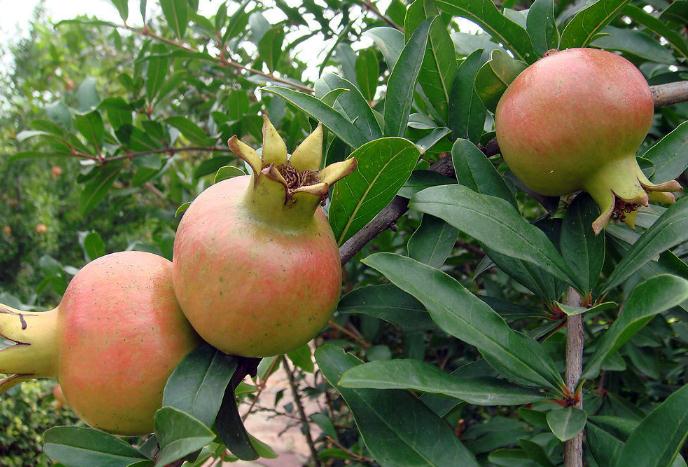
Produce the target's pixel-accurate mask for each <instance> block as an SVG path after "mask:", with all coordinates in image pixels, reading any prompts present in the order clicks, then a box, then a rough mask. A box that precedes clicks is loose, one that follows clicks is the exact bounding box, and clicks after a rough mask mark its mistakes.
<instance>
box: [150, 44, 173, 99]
mask: <svg viewBox="0 0 688 467" xmlns="http://www.w3.org/2000/svg"><path fill="white" fill-rule="evenodd" d="M166 52H167V49H166V48H165V46H163V45H161V44H157V45H156V46H154V47H153V50H152V54H153V56H152V57H149V58H148V69H147V70H146V97H147V98H148V101H149V102H154V101H155V98H156V97H157V95H158V93H159V92H160V88H161V87H162V85H163V83H164V82H165V78H166V77H167V72H168V71H169V67H170V62H169V58H168V57H167V56H165V55H164V54H165V53H166Z"/></svg>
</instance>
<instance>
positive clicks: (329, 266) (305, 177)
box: [173, 117, 356, 357]
mask: <svg viewBox="0 0 688 467" xmlns="http://www.w3.org/2000/svg"><path fill="white" fill-rule="evenodd" d="M322 142H323V130H322V127H321V126H318V128H316V130H315V131H314V132H313V133H312V134H311V135H310V136H309V137H308V138H307V139H306V140H305V141H304V142H303V143H301V145H300V146H299V147H298V148H297V149H296V150H295V151H294V153H293V154H292V155H291V157H290V158H287V148H286V145H285V143H284V141H282V138H280V136H279V134H278V133H277V131H276V130H275V128H274V127H273V126H272V123H270V121H269V120H268V119H267V117H265V118H264V124H263V151H262V158H261V156H259V155H258V154H257V153H256V151H254V150H253V149H252V148H251V147H249V146H248V145H246V144H244V143H243V142H241V141H240V140H238V139H237V138H236V137H232V139H230V141H229V145H230V148H231V149H232V151H234V152H235V153H236V154H237V156H239V157H240V158H241V159H243V160H244V161H246V162H247V163H248V164H249V165H250V167H251V168H252V171H253V174H252V175H250V176H242V177H235V178H232V179H229V180H225V181H222V182H220V183H217V184H215V185H213V186H212V187H210V188H208V189H207V190H206V191H204V192H203V193H201V194H200V195H199V196H198V198H197V199H196V200H195V201H194V202H193V203H192V204H191V206H189V208H188V209H187V211H186V212H185V213H184V218H183V219H182V221H181V223H180V225H179V229H178V231H177V236H176V239H175V243H174V274H173V278H174V288H175V292H176V294H177V298H178V299H179V303H180V304H181V306H182V309H183V310H184V314H185V315H186V317H187V318H188V320H189V321H190V322H191V324H192V325H193V327H194V329H196V331H197V332H198V333H199V334H200V335H201V337H202V338H203V339H205V340H206V341H207V342H209V343H210V344H212V345H213V346H215V347H216V348H218V349H220V350H222V351H223V352H225V353H228V354H232V355H241V356H245V357H265V356H270V355H277V354H281V353H285V352H288V351H290V350H293V349H295V348H298V347H299V346H301V345H303V344H305V343H306V342H308V341H309V340H310V339H312V338H313V337H314V336H315V335H316V334H317V333H318V331H319V330H320V329H322V327H323V326H324V325H325V324H326V323H327V321H328V319H329V317H330V316H331V314H332V312H333V310H334V308H335V307H336V305H337V301H338V300H339V294H340V290H341V280H342V272H341V265H340V260H339V250H338V248H337V243H336V241H335V239H334V235H333V234H332V230H331V228H330V225H329V223H328V221H327V218H326V217H325V213H324V212H323V210H322V209H321V208H320V204H321V202H322V201H323V200H324V199H325V197H326V196H327V193H328V190H329V188H330V186H331V185H332V184H333V183H334V182H335V181H336V180H338V179H340V178H342V177H344V176H345V175H347V174H348V173H350V172H351V171H352V170H354V168H355V166H356V161H355V160H354V159H348V160H346V161H344V162H339V163H336V164H332V165H330V166H328V167H326V168H325V169H323V170H319V169H320V164H321V159H322Z"/></svg>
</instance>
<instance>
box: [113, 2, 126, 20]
mask: <svg viewBox="0 0 688 467" xmlns="http://www.w3.org/2000/svg"><path fill="white" fill-rule="evenodd" d="M111 1H112V4H113V5H115V8H117V12H118V13H119V16H120V18H122V21H126V20H127V18H128V17H129V1H128V0H111Z"/></svg>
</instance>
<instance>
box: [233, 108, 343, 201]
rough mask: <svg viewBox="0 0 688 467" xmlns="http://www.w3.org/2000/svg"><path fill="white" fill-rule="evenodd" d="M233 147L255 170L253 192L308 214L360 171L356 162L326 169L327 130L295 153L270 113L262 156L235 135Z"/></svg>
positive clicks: (265, 122)
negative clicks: (289, 149)
mask: <svg viewBox="0 0 688 467" xmlns="http://www.w3.org/2000/svg"><path fill="white" fill-rule="evenodd" d="M228 144H229V148H230V149H231V150H232V152H233V153H234V154H236V155H237V156H238V157H239V158H241V159H242V160H244V161H245V162H246V163H247V164H248V165H249V166H251V169H252V170H253V190H249V191H253V192H261V191H264V192H267V193H263V194H261V196H263V197H266V198H273V199H275V198H278V199H280V200H281V202H282V204H283V206H284V207H285V208H290V207H292V206H295V205H297V204H299V205H301V207H303V208H304V211H306V212H308V211H310V214H312V213H313V211H315V209H316V207H317V206H318V205H319V204H320V203H321V202H322V201H323V200H324V199H325V198H326V197H327V194H328V192H329V189H330V187H331V186H332V185H333V184H334V183H335V182H336V181H337V180H339V179H341V178H343V177H346V176H347V175H349V174H350V173H351V172H353V171H354V170H355V169H356V159H353V158H351V159H347V160H344V161H342V162H336V163H334V164H331V165H329V166H327V167H325V168H323V169H321V165H322V158H323V153H322V145H323V128H322V124H318V126H317V128H316V129H315V130H314V131H313V132H312V133H311V134H310V135H308V136H307V137H306V139H305V140H303V142H302V143H301V144H300V145H299V146H298V147H297V148H296V149H295V150H294V152H293V153H292V154H291V156H290V155H289V154H287V145H286V144H285V143H284V140H283V139H282V137H281V136H280V135H279V133H278V132H277V130H276V129H275V127H274V126H273V125H272V122H271V121H270V119H269V118H268V116H267V114H263V151H262V156H261V155H258V153H257V152H256V151H255V150H254V149H253V148H252V147H251V146H249V145H248V144H246V143H244V142H243V141H241V140H240V139H239V138H237V136H236V135H234V136H232V137H231V138H230V139H229V141H228Z"/></svg>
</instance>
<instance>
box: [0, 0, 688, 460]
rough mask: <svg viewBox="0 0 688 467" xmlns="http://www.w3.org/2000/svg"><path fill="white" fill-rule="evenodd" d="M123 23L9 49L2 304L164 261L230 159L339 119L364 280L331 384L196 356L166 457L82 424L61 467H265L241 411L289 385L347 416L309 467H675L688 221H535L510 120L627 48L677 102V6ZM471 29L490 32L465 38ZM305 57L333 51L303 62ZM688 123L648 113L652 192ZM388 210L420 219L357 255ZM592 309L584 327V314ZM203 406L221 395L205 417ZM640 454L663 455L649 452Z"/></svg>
mask: <svg viewBox="0 0 688 467" xmlns="http://www.w3.org/2000/svg"><path fill="white" fill-rule="evenodd" d="M112 3H113V5H114V7H116V9H117V11H118V13H119V14H120V15H121V17H122V20H123V21H127V22H126V23H121V24H120V23H117V24H115V23H110V22H105V21H102V20H98V19H95V18H77V19H75V20H73V21H66V22H63V23H61V24H58V25H56V26H55V29H52V27H51V26H48V25H47V24H46V22H45V20H44V19H43V18H42V17H40V15H39V16H38V17H37V18H36V20H35V21H34V26H33V29H32V32H31V35H30V37H29V38H27V39H25V40H23V41H22V42H20V43H19V44H17V45H16V46H14V48H13V50H12V52H13V56H14V57H15V67H14V70H13V71H12V73H10V74H8V75H6V76H4V77H3V80H4V81H6V82H7V83H8V86H6V87H5V90H4V91H3V93H2V94H3V97H2V99H3V101H2V105H3V107H4V108H6V109H8V113H7V116H5V117H2V118H3V121H2V125H0V128H1V129H0V132H2V133H0V134H1V136H0V148H2V149H1V151H2V153H3V155H2V158H1V159H0V180H1V182H0V183H2V186H3V188H6V189H3V190H2V192H0V199H1V200H2V203H1V204H0V219H2V223H3V224H4V225H6V226H8V227H9V229H4V231H3V232H2V233H0V285H1V286H2V288H3V289H4V291H5V292H8V293H12V294H14V295H15V296H17V297H19V298H21V300H22V301H23V302H24V304H25V305H29V306H43V305H45V306H47V305H50V304H54V303H55V302H56V301H57V299H58V298H59V295H60V294H61V293H62V292H63V291H64V288H65V286H66V284H67V282H68V280H69V277H70V275H71V274H73V273H74V271H75V267H78V266H80V265H82V264H84V262H85V261H86V260H90V259H93V258H94V257H97V256H98V255H100V254H103V253H104V252H106V251H116V250H120V249H125V248H135V249H145V250H148V251H154V252H157V253H159V254H163V255H165V256H167V257H170V256H171V245H172V241H173V235H174V228H175V225H176V223H177V222H178V217H179V216H181V215H183V210H184V206H185V203H188V202H189V201H191V200H193V199H194V197H195V196H196V195H197V194H198V193H200V192H201V191H202V190H203V189H204V188H206V187H207V186H209V185H211V184H212V183H213V182H214V181H215V180H216V179H222V178H224V177H227V176H232V174H236V170H237V169H238V168H241V164H239V162H238V161H237V160H236V159H234V158H233V157H232V156H231V154H230V152H229V150H228V149H227V147H226V144H225V142H226V141H227V139H228V138H229V137H231V136H232V135H234V134H236V135H238V136H239V137H241V138H243V139H245V140H246V141H248V142H252V143H257V142H259V141H260V140H261V139H262V138H261V135H260V125H261V118H260V113H261V112H262V111H267V112H269V114H270V117H271V119H272V120H273V122H274V123H275V125H276V127H277V128H279V129H280V132H281V134H282V135H283V137H284V138H285V140H286V143H287V146H288V147H296V144H297V143H298V142H300V141H301V140H302V139H303V138H304V137H305V136H306V135H307V134H308V133H309V132H310V131H311V129H312V128H313V127H314V124H315V122H316V121H320V122H322V123H323V124H324V126H325V127H326V128H327V130H328V135H327V141H326V143H325V148H326V154H327V163H332V162H335V161H338V160H342V159H344V158H346V157H349V156H356V157H357V158H358V160H359V167H358V169H357V171H356V172H355V173H354V174H352V175H351V176H350V177H349V178H348V179H346V180H345V181H344V182H343V183H341V184H340V185H338V186H337V188H335V189H334V190H333V193H332V196H331V198H330V200H329V202H328V205H327V209H328V212H329V218H330V222H331V225H332V227H333V230H334V232H335V234H336V238H337V240H338V241H339V243H340V245H341V248H342V251H346V250H347V249H351V248H354V247H355V248H354V249H353V250H350V252H351V253H352V254H354V253H356V255H355V257H354V258H353V259H352V260H351V261H349V262H348V263H347V264H346V265H345V273H346V274H345V283H344V291H345V292H346V294H345V295H344V296H343V298H342V300H341V302H340V306H339V309H338V312H337V314H336V315H335V317H334V320H333V321H332V322H331V323H330V326H329V327H328V328H327V329H326V330H324V332H323V333H322V335H321V336H320V337H319V338H318V339H316V344H317V346H318V347H319V348H318V349H317V351H316V352H315V360H316V362H317V365H318V369H317V370H316V372H315V374H314V376H313V378H314V380H313V381H314V383H313V384H311V383H306V380H304V379H303V375H304V374H305V373H307V372H310V371H313V368H312V365H313V361H312V359H311V353H310V349H308V348H304V349H300V350H299V351H298V352H292V353H290V354H289V355H288V356H287V357H282V356H278V357H275V358H269V359H263V361H261V362H260V364H258V367H257V376H256V378H255V379H254V380H253V381H252V383H254V384H248V383H247V382H243V383H241V384H240V382H239V378H238V376H241V377H243V376H244V375H245V374H246V373H249V374H250V373H252V371H253V370H255V368H254V366H255V363H257V362H250V361H246V360H245V359H239V358H236V357H228V356H224V355H220V354H218V353H216V352H215V351H214V350H213V349H209V348H202V349H199V350H198V351H197V352H195V353H193V354H191V355H190V356H189V357H188V358H187V360H186V361H185V362H183V363H182V364H181V365H180V366H179V367H178V369H177V370H176V372H175V374H174V375H173V377H172V378H171V379H170V381H169V382H168V386H167V388H166V391H165V405H166V406H165V407H164V408H163V409H161V410H160V411H159V412H158V415H157V416H156V428H157V433H156V438H151V441H150V442H148V443H146V444H144V445H142V446H138V447H136V448H135V447H131V446H130V445H129V444H127V443H123V442H121V440H119V439H118V438H116V437H114V436H110V435H106V434H103V433H100V432H95V431H93V430H89V429H87V428H83V427H79V428H67V427H63V428H58V429H54V430H51V431H50V432H49V433H48V435H47V436H48V442H47V444H46V447H47V451H48V453H49V454H50V455H51V456H53V457H54V458H55V459H57V460H59V461H61V462H63V463H65V464H66V465H94V463H97V462H98V461H97V460H98V459H105V458H107V459H108V460H109V461H112V462H113V464H112V465H150V464H153V463H155V462H156V461H157V462H158V463H160V462H171V461H174V460H177V459H181V458H187V459H189V460H190V462H194V464H193V465H200V464H202V462H204V461H205V459H207V458H208V457H211V456H217V455H224V456H226V457H227V458H228V459H235V458H234V457H233V456H236V457H238V458H242V459H255V458H257V457H259V456H263V457H269V456H272V455H274V453H272V451H271V450H270V448H269V447H267V446H265V445H264V444H262V443H261V442H260V441H258V440H256V439H255V438H253V437H252V436H251V435H250V434H249V433H247V432H246V430H245V429H244V428H243V426H242V424H241V416H240V413H241V415H243V414H246V413H247V412H251V411H252V410H255V407H260V402H261V401H260V398H259V397H260V391H261V388H262V387H263V386H264V384H265V380H266V379H267V378H268V377H269V376H270V374H271V373H272V372H273V371H274V369H275V368H276V367H278V366H279V365H282V364H284V365H286V368H287V369H288V370H289V372H290V375H292V376H293V380H292V383H293V385H294V387H295V388H296V389H300V390H301V393H302V395H303V396H312V397H324V396H326V400H327V401H328V402H329V404H327V407H326V409H324V410H323V412H321V413H314V414H306V415H308V416H310V418H311V419H312V420H313V422H314V423H316V424H317V425H318V427H319V428H320V430H321V431H322V434H321V435H320V436H317V437H316V438H315V441H314V443H313V444H314V449H315V450H316V451H317V452H314V453H313V459H312V461H311V462H313V463H319V462H322V463H330V464H331V465H341V464H342V463H344V462H349V463H352V464H355V463H358V464H375V463H377V464H380V465H438V466H444V465H478V463H480V464H481V465H523V466H532V465H558V464H561V462H562V455H563V454H562V452H563V449H562V448H563V443H564V442H567V440H571V439H575V438H576V435H577V434H578V433H579V432H581V430H585V433H586V441H585V458H586V463H587V464H589V465H601V466H607V465H615V464H614V463H615V462H618V464H617V465H623V462H625V460H627V459H633V461H634V462H636V463H637V464H638V465H657V466H666V465H671V463H672V462H676V463H677V464H676V465H678V463H680V462H681V460H680V459H679V458H678V457H676V455H677V453H679V452H681V453H682V454H683V455H685V454H686V452H685V450H684V451H681V449H682V448H683V444H684V442H685V438H686V435H687V434H688V428H687V427H686V424H685V417H683V418H681V417H680V416H679V415H678V414H677V411H680V410H678V409H675V408H676V407H681V403H682V402H683V401H684V399H685V394H686V391H685V387H686V384H687V383H688V375H687V374H686V368H687V366H686V361H687V354H686V345H687V344H688V325H687V321H686V315H685V312H686V311H688V308H687V307H688V266H686V259H687V258H688V248H687V247H686V245H688V243H686V241H687V240H688V237H686V232H688V229H686V226H685V224H686V218H687V217H686V209H688V202H687V201H686V198H685V197H683V198H680V199H679V201H678V202H677V203H676V204H675V205H673V206H672V207H669V208H666V207H661V206H656V205H651V206H649V207H648V208H644V209H642V211H641V213H640V214H639V215H638V219H637V227H636V230H631V229H629V228H628V227H626V226H625V225H612V226H610V227H609V228H608V229H607V230H606V232H605V233H604V234H602V235H600V236H597V237H596V236H594V235H593V234H592V231H591V229H590V222H591V219H594V218H595V217H596V216H597V208H596V207H595V205H594V203H592V202H591V200H590V198H588V197H587V196H584V195H578V196H576V197H575V198H574V197H571V196H568V197H563V198H562V199H561V200H556V199H549V198H543V197H541V196H538V195H536V194H534V193H530V192H527V191H526V190H525V189H524V188H523V187H522V186H521V184H520V183H519V182H518V180H516V179H515V178H514V177H513V175H512V174H511V173H510V172H509V171H508V168H507V167H506V166H505V164H504V163H503V161H502V160H501V158H500V156H499V152H498V149H496V145H495V141H494V140H493V138H494V121H493V111H494V107H495V104H496V102H497V101H498V100H499V97H500V96H501V94H502V93H503V92H504V90H505V89H506V87H507V86H508V84H509V82H510V81H511V80H513V79H514V78H515V76H517V75H518V73H520V72H521V71H522V70H523V69H524V67H525V66H527V65H528V64H531V63H533V62H535V61H536V60H537V59H538V58H539V57H540V56H542V55H543V54H544V53H546V51H547V50H548V49H551V48H557V47H560V48H564V47H566V48H568V47H580V46H586V45H589V46H592V47H600V48H605V49H609V50H614V51H618V52H619V53H621V54H623V55H624V56H625V57H626V58H628V59H629V60H631V61H632V62H633V63H634V64H636V65H637V66H638V67H639V68H640V70H641V71H642V72H643V74H644V75H645V77H646V78H647V79H648V82H649V83H650V84H652V85H659V84H664V83H668V82H673V81H680V80H685V79H686V77H687V76H688V71H687V69H686V66H685V60H686V53H685V52H686V51H687V50H688V45H687V44H688V42H686V36H685V29H684V28H683V26H684V24H685V20H686V15H685V12H686V9H685V3H686V2H685V1H683V0H681V1H676V2H674V3H671V4H669V3H668V2H664V1H652V2H650V1H642V0H632V1H629V0H625V1H616V0H598V1H596V2H592V3H590V2H589V3H585V2H572V1H560V2H553V1H551V0H537V1H536V2H534V3H533V4H532V6H531V4H530V2H515V1H512V0H508V1H504V2H500V4H499V6H497V5H495V4H494V3H493V2H492V1H491V0H434V1H433V0H416V1H414V2H412V3H409V4H407V3H405V2H402V1H400V0H392V2H391V3H390V5H389V7H388V8H387V9H386V11H384V12H381V11H380V10H379V9H378V7H377V6H376V4H373V3H370V2H367V1H366V2H362V1H361V2H358V1H338V0H332V1H329V0H328V2H326V3H327V7H323V6H320V5H319V4H316V3H315V2H310V1H309V2H302V3H299V4H298V5H297V6H290V5H289V4H287V3H285V2H282V1H276V2H275V4H274V5H273V4H267V3H262V2H252V1H247V2H244V3H241V4H239V3H236V2H226V3H222V4H220V5H215V4H213V9H214V8H217V9H216V10H215V9H214V10H213V11H212V12H210V13H203V14H200V13H199V10H198V2H197V1H193V0H188V1H187V0H161V1H160V2H159V5H157V2H145V1H142V2H141V12H142V14H143V16H144V18H145V19H144V21H145V27H143V28H140V27H137V26H133V24H136V21H135V20H134V17H136V16H137V15H139V12H134V11H129V9H128V8H127V2H123V1H113V2H112ZM148 3H150V4H148ZM154 3H156V4H155V5H154ZM158 6H159V7H160V8H158ZM529 7H530V9H529V10H528V9H527V8H529ZM268 17H270V18H277V19H274V20H273V22H272V23H271V22H270V21H268V19H267V18H268ZM458 18H466V19H469V20H471V21H473V22H475V23H476V24H478V25H480V26H481V28H482V30H483V32H479V33H475V34H473V33H469V32H466V31H462V30H461V28H462V27H463V26H462V25H463V24H465V23H460V22H458V21H457V19H458ZM136 19H138V18H136ZM660 37H661V38H662V40H660ZM371 42H372V45H369V44H371ZM313 44H317V46H318V47H322V46H323V44H325V46H324V47H325V49H324V50H323V51H322V53H321V54H320V55H317V59H314V58H312V56H310V57H309V58H307V59H306V58H304V53H303V50H302V48H301V47H310V48H313V47H314V46H313ZM314 62H317V63H314ZM316 69H317V70H316ZM314 73H315V74H316V75H317V79H315V80H313V79H310V78H309V77H311V76H313V75H314ZM590 85H591V86H594V85H595V83H590ZM686 119H688V104H685V103H682V104H678V105H672V106H668V107H662V108H658V109H657V110H656V114H655V120H654V124H653V127H652V129H651V131H650V133H649V135H648V137H647V139H646V142H645V144H644V146H643V148H642V149H641V153H640V154H639V155H638V157H639V162H640V165H641V167H643V170H645V171H646V173H647V175H648V177H649V178H650V179H651V180H652V181H654V182H662V181H665V180H666V179H670V178H674V177H679V179H680V180H681V182H682V183H683V185H684V186H685V185H686V176H685V171H686V168H687V167H688V151H687V150H686V145H685V140H686V132H687V131H688V127H687V126H686V124H685V121H686ZM584 136H585V135H581V137H584ZM257 145H258V144H254V146H257ZM54 167H59V168H60V170H59V172H60V174H59V175H57V176H56V175H55V174H56V173H57V172H58V171H56V170H54ZM216 174H217V175H216ZM390 202H391V203H392V204H391V205H390V206H392V207H393V208H394V209H397V210H398V214H400V213H402V212H404V211H405V209H406V206H407V203H408V207H409V211H408V213H407V214H406V215H404V216H403V217H400V218H398V219H396V217H398V214H397V216H396V217H395V218H394V219H391V220H390V221H389V222H388V223H387V224H385V225H384V226H383V228H386V227H387V226H388V225H390V223H392V222H393V226H392V227H393V228H391V229H384V231H382V232H380V233H379V235H377V237H376V238H375V239H374V240H373V241H372V242H370V243H369V244H367V245H366V246H365V247H363V248H361V246H360V244H358V246H356V245H357V244H356V240H357V239H358V237H357V235H359V232H361V229H364V228H366V227H365V226H366V225H370V224H369V223H370V221H371V220H373V219H374V218H375V216H376V215H378V214H379V213H380V212H381V211H382V210H383V209H384V208H385V206H386V205H388V204H389V203H390ZM178 208H179V209H178ZM38 224H44V225H45V226H46V227H47V230H45V229H38V228H37V225H38ZM381 230H382V229H381ZM78 232H80V234H79V233H78ZM91 232H97V233H91ZM89 233H90V234H89ZM352 245H354V246H352ZM359 250H360V251H359ZM573 289H576V290H577V291H578V292H579V293H580V295H581V297H582V300H581V301H580V302H579V301H574V300H568V301H567V300H566V298H565V297H566V296H568V297H571V296H572V295H571V292H572V290H573ZM34 291H35V292H34ZM622 309H623V313H621V310H622ZM573 317H576V318H573ZM579 318H580V319H582V321H583V324H584V330H585V353H584V363H585V369H584V372H585V374H584V376H585V378H587V379H586V380H584V381H582V382H581V384H580V386H578V387H569V386H567V385H566V384H565V379H564V370H565V368H566V364H567V362H566V359H565V355H566V324H567V321H569V322H575V320H577V319H579ZM345 351H346V352H345ZM288 362H292V363H288ZM292 364H293V367H295V368H292ZM189 391H193V392H194V394H204V395H207V396H204V398H203V401H204V402H203V403H202V404H200V403H197V401H194V400H189V397H188V396H189V394H188V393H189ZM199 400H200V399H199ZM581 400H582V410H581V409H580V408H579V407H575V406H576V405H578V403H579V402H580V401H581ZM237 404H238V408H237ZM273 405H274V407H272V408H271V409H272V410H274V411H277V412H278V413H286V414H287V415H289V416H294V415H293V414H292V411H295V409H294V407H293V406H290V407H286V406H284V404H280V401H279V400H276V401H275V402H274V404H273ZM683 407H685V404H684V405H683ZM296 412H298V410H296ZM296 412H295V413H296ZM249 416H250V415H249ZM296 416H299V417H300V416H301V414H298V413H296ZM304 423H305V424H307V423H306V421H304ZM170 427H173V428H174V429H171V428H170ZM668 427H676V430H674V431H671V432H669V431H670V430H668V429H667V428H668ZM644 432H651V433H654V434H655V436H653V437H651V438H647V439H651V440H652V443H653V445H652V449H649V448H647V446H646V444H647V442H646V441H644V440H645V439H646V437H645V436H644V435H643V433H644ZM156 441H157V443H156ZM568 442H571V441H568ZM84 443H86V444H84ZM644 443H645V444H644ZM82 448H87V449H90V450H91V452H88V453H85V452H84V449H82ZM225 448H229V451H231V455H230V454H228V453H226V452H225ZM197 453H198V454H197ZM99 456H100V457H99ZM316 458H317V460H316ZM161 459H162V460H161Z"/></svg>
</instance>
